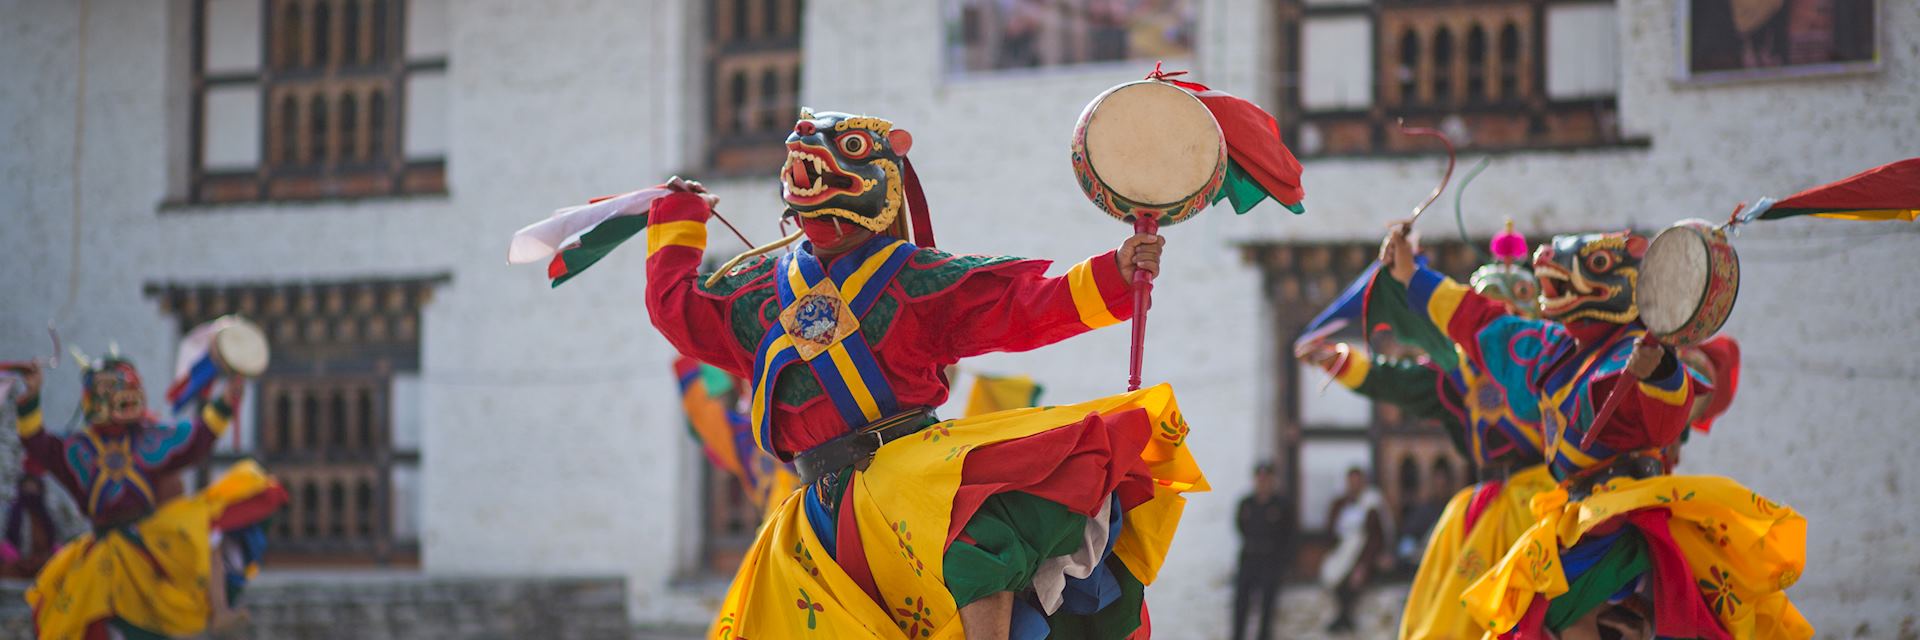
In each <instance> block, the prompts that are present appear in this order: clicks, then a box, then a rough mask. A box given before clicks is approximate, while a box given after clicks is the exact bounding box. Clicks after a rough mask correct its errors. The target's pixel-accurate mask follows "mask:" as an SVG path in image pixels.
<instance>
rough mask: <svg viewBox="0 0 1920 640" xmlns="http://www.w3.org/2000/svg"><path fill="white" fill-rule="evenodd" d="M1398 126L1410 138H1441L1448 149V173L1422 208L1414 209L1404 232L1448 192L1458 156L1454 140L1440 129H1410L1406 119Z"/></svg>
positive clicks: (1442, 176)
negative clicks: (1448, 184) (1442, 194)
mask: <svg viewBox="0 0 1920 640" xmlns="http://www.w3.org/2000/svg"><path fill="white" fill-rule="evenodd" d="M1396 124H1397V125H1398V126H1399V127H1400V133H1403V134H1406V135H1410V136H1426V137H1429V138H1439V139H1440V144H1443V145H1446V147H1447V172H1446V173H1445V174H1442V175H1441V176H1440V186H1437V187H1434V188H1433V193H1429V194H1427V199H1426V200H1425V201H1424V202H1421V203H1420V206H1418V207H1414V208H1413V215H1411V216H1408V217H1407V222H1406V224H1404V225H1401V230H1402V231H1412V230H1413V223H1414V222H1416V221H1418V220H1420V214H1422V213H1426V212H1427V207H1428V206H1430V205H1432V204H1433V201H1435V200H1439V199H1440V194H1441V193H1443V192H1445V191H1446V190H1447V183H1448V182H1451V181H1452V180H1453V163H1454V160H1455V155H1456V154H1455V153H1454V149H1453V140H1452V139H1450V138H1448V137H1447V134H1446V133H1444V132H1442V131H1440V130H1439V129H1434V128H1430V127H1409V126H1407V120H1406V118H1401V119H1399V120H1398V121H1397V122H1396Z"/></svg>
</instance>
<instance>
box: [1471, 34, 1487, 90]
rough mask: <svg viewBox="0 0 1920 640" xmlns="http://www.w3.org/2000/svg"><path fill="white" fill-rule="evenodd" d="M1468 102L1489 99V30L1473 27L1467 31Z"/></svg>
mask: <svg viewBox="0 0 1920 640" xmlns="http://www.w3.org/2000/svg"><path fill="white" fill-rule="evenodd" d="M1466 98H1467V102H1484V101H1486V99H1487V30H1486V29H1482V28H1480V25H1478V24H1476V25H1473V28H1472V29H1471V30H1468V31H1467V96H1466Z"/></svg>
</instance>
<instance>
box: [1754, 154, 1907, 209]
mask: <svg viewBox="0 0 1920 640" xmlns="http://www.w3.org/2000/svg"><path fill="white" fill-rule="evenodd" d="M1803 215H1816V216H1820V217H1823V218H1840V219H1844V220H1906V221H1909V222H1911V221H1913V220H1914V219H1916V218H1920V158H1908V159H1906V160H1901V161H1899V162H1894V163H1890V164H1883V165H1880V166H1878V167H1874V168H1872V169H1868V170H1866V171H1862V172H1860V173H1857V174H1854V175H1853V176H1852V177H1849V178H1847V179H1845V180H1841V181H1839V182H1833V183H1829V184H1823V185H1820V186H1818V187H1814V188H1812V189H1808V190H1806V191H1802V192H1800V193H1796V194H1793V195H1791V196H1787V197H1786V198H1784V199H1782V200H1780V201H1779V202H1775V203H1773V206H1772V207H1770V208H1768V209H1767V210H1765V211H1762V212H1760V213H1759V214H1758V215H1757V216H1755V217H1756V218H1758V219H1760V220H1775V219H1779V218H1790V217H1793V216H1803Z"/></svg>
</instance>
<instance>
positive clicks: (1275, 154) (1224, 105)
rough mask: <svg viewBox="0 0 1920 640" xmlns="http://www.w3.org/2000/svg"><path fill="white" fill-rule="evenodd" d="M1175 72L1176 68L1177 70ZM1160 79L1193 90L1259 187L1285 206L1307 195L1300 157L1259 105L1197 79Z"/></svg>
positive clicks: (1235, 158) (1233, 155)
mask: <svg viewBox="0 0 1920 640" xmlns="http://www.w3.org/2000/svg"><path fill="white" fill-rule="evenodd" d="M1176 73H1177V72H1176ZM1159 79H1160V80H1162V81H1164V82H1168V83H1171V84H1173V85H1174V86H1177V87H1180V88H1182V89H1186V90H1188V91H1191V92H1193V95H1194V96H1196V97H1198V98H1200V103H1201V104H1204V105H1206V107H1207V110H1208V111H1211V112H1213V119H1214V120H1215V121H1217V122H1219V123H1220V133H1221V134H1223V135H1225V136H1226V138H1227V156H1228V157H1230V158H1232V159H1233V161H1234V162H1236V163H1239V165H1240V168H1242V169H1245V170H1246V171H1247V174H1248V175H1250V176H1252V177H1253V180H1254V181H1255V182H1258V183H1260V188H1261V189H1263V190H1265V191H1266V192H1267V195H1271V196H1273V198H1274V199H1275V200H1279V201H1280V204H1284V205H1287V206H1288V208H1293V207H1297V206H1299V204H1300V201H1301V200H1303V199H1305V198H1306V197H1307V192H1306V189H1305V188H1304V187H1302V186H1301V184H1300V171H1301V169H1300V160H1298V159H1296V158H1294V157H1293V151H1291V150H1288V149H1287V145H1286V143H1284V142H1281V141H1280V123H1278V122H1276V121H1274V119H1273V116H1272V115H1271V114H1268V113H1267V112H1266V111H1265V110H1263V109H1261V108H1260V106H1259V105H1256V104H1254V103H1252V102H1248V101H1246V100H1243V99H1241V98H1239V97H1236V96H1234V95H1233V94H1230V93H1227V92H1225V91H1217V90H1214V89H1209V88H1207V86H1206V85H1203V84H1200V83H1197V82H1185V81H1181V80H1174V79H1172V78H1167V77H1164V75H1163V77H1161V78H1159Z"/></svg>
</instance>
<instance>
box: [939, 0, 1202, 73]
mask: <svg viewBox="0 0 1920 640" xmlns="http://www.w3.org/2000/svg"><path fill="white" fill-rule="evenodd" d="M1199 4H1200V3H1199V0H946V6H945V9H946V11H945V18H946V32H947V55H946V59H947V60H946V66H947V72H948V73H950V74H954V75H974V74H980V73H995V72H1014V71H1020V70H1040V69H1051V68H1059V67H1072V66H1079V65H1087V64H1100V63H1118V62H1124V61H1130V60H1146V61H1153V60H1166V61H1174V60H1189V59H1191V58H1192V57H1193V40H1194V29H1195V26H1196V23H1195V9H1196V7H1197V5H1199Z"/></svg>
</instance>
